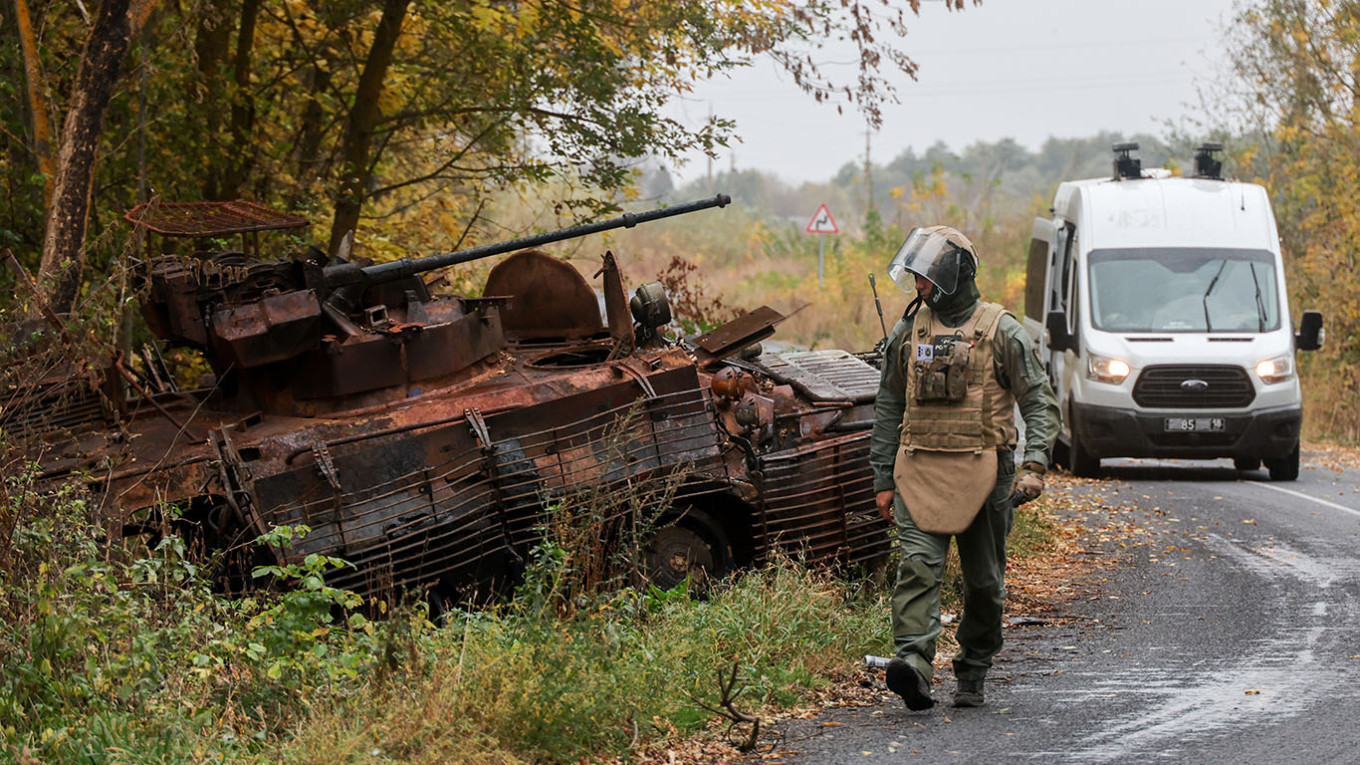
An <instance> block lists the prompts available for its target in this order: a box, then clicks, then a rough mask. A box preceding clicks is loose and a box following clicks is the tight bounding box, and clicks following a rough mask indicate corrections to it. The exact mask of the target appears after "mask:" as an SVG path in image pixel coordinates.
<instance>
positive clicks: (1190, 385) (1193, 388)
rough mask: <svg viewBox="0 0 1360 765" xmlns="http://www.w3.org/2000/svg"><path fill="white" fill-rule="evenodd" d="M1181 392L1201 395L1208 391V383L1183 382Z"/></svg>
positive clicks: (1202, 381) (1196, 381)
mask: <svg viewBox="0 0 1360 765" xmlns="http://www.w3.org/2000/svg"><path fill="white" fill-rule="evenodd" d="M1181 390H1183V391H1187V392H1189V393H1202V392H1204V391H1206V390H1209V383H1208V382H1206V381H1204V380H1183V381H1181Z"/></svg>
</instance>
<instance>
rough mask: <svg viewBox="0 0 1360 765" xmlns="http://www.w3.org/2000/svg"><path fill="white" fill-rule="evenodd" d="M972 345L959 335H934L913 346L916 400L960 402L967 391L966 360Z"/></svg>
mask: <svg viewBox="0 0 1360 765" xmlns="http://www.w3.org/2000/svg"><path fill="white" fill-rule="evenodd" d="M972 347H973V344H972V343H970V342H969V341H967V340H965V339H964V338H963V337H962V336H960V335H936V336H935V338H934V341H933V342H931V343H918V344H917V345H916V361H915V364H916V370H915V372H916V390H915V391H914V395H915V397H916V401H917V403H927V402H931V403H949V402H955V401H962V400H963V399H964V396H966V395H967V394H968V360H969V356H970V351H971V350H972Z"/></svg>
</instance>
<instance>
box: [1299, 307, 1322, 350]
mask: <svg viewBox="0 0 1360 765" xmlns="http://www.w3.org/2000/svg"><path fill="white" fill-rule="evenodd" d="M1326 339H1327V332H1326V331H1325V330H1323V328H1322V312H1321V311H1304V312H1303V318H1302V319H1299V332H1298V334H1296V335H1294V347H1295V348H1298V349H1299V350H1301V351H1316V350H1317V349H1319V348H1321V347H1322V343H1323V341H1325V340H1326Z"/></svg>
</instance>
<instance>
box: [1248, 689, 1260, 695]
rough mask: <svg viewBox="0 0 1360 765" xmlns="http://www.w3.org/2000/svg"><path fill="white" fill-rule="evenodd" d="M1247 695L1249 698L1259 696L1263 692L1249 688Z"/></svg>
mask: <svg viewBox="0 0 1360 765" xmlns="http://www.w3.org/2000/svg"><path fill="white" fill-rule="evenodd" d="M1246 693H1247V695H1248V696H1259V695H1260V693H1261V692H1260V691H1258V690H1256V689H1255V688H1249V689H1247V692H1246Z"/></svg>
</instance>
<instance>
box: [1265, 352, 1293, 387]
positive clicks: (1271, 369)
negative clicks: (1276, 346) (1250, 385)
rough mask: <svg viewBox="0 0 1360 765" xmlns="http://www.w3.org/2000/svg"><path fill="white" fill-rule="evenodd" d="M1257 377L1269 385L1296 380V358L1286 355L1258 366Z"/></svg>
mask: <svg viewBox="0 0 1360 765" xmlns="http://www.w3.org/2000/svg"><path fill="white" fill-rule="evenodd" d="M1256 376H1257V377H1259V378H1261V382H1263V383H1265V384H1267V385H1273V384H1275V383H1282V382H1284V381H1286V380H1292V379H1293V378H1294V357H1293V356H1291V355H1289V354H1285V355H1283V356H1276V357H1275V358H1273V359H1266V360H1265V361H1261V362H1258V363H1257V364H1256Z"/></svg>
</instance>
